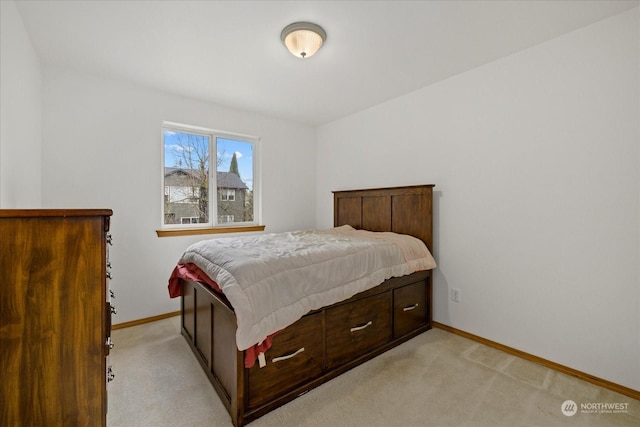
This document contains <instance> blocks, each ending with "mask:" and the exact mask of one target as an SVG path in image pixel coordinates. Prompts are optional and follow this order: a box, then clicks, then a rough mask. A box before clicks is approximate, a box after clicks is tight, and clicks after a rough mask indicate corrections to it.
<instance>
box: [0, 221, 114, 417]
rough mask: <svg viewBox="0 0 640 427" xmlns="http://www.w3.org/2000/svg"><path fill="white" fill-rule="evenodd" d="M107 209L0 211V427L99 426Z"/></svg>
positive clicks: (106, 317)
mask: <svg viewBox="0 0 640 427" xmlns="http://www.w3.org/2000/svg"><path fill="white" fill-rule="evenodd" d="M111 215H112V211H111V210H109V209H83V210H80V209H72V210H61V209H54V210H44V209H37V210H35V209H34V210H0V379H1V380H0V426H8V427H13V426H48V427H51V426H74V427H75V426H105V425H106V413H107V390H106V383H107V376H108V375H109V376H111V374H110V372H109V373H108V372H107V371H108V369H109V368H108V367H107V356H108V354H109V349H110V347H111V346H112V344H111V339H110V331H111V311H112V307H111V305H110V297H109V295H108V292H109V290H108V276H110V272H109V262H108V247H107V246H108V245H109V244H110V240H111V236H110V235H109V234H108V232H109V220H110V217H111Z"/></svg>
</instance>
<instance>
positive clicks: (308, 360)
mask: <svg viewBox="0 0 640 427" xmlns="http://www.w3.org/2000/svg"><path fill="white" fill-rule="evenodd" d="M432 189H433V185H419V186H409V187H393V188H378V189H366V190H350V191H334V192H333V194H334V225H335V226H340V225H344V224H349V225H351V226H353V227H355V228H358V229H365V230H371V231H393V232H397V233H403V234H409V235H412V236H415V237H417V238H419V239H421V240H422V241H424V242H425V243H426V245H427V247H428V248H429V250H431V251H432V252H433V247H432ZM181 291H182V303H181V307H182V309H181V311H182V335H183V336H184V337H185V339H186V340H187V342H188V343H189V345H190V347H191V349H192V350H193V352H194V354H195V356H196V359H197V360H198V361H199V362H200V365H201V366H202V368H203V369H204V371H205V373H206V374H207V377H208V378H209V381H211V383H212V384H213V387H214V388H215V390H216V392H217V393H218V395H219V396H220V399H221V400H222V402H223V403H224V405H225V407H226V408H227V410H228V411H229V414H230V415H231V420H232V422H233V425H234V426H236V427H240V426H242V425H245V424H247V423H249V422H251V421H252V420H255V419H256V418H258V417H260V416H262V415H264V414H266V413H268V412H270V411H272V410H273V409H275V408H277V407H279V406H281V405H283V404H285V403H287V402H289V401H291V400H293V399H295V398H296V397H298V396H300V395H301V394H304V393H306V392H307V391H309V390H310V389H312V388H315V387H317V386H319V385H321V384H322V383H325V382H327V381H329V380H330V379H332V378H335V377H336V376H338V375H340V374H342V373H344V372H345V371H347V370H349V369H351V368H353V367H355V366H358V365H360V364H361V363H363V362H365V361H367V360H369V359H371V358H373V357H375V356H377V355H379V354H381V353H383V352H385V351H387V350H389V349H391V348H393V347H395V346H397V345H399V344H401V343H403V342H405V341H407V340H408V339H410V338H412V337H414V336H416V335H418V334H420V333H422V332H424V331H426V330H428V329H431V300H432V287H431V274H430V271H420V272H416V273H413V274H411V275H408V276H403V277H399V278H393V279H389V280H387V281H385V282H383V283H382V284H380V285H379V286H377V287H375V288H373V289H370V290H368V291H365V292H362V293H360V294H358V295H355V296H354V297H352V298H350V299H348V300H346V301H342V302H340V303H337V304H334V305H331V306H328V307H324V308H322V309H320V310H316V311H313V312H311V313H309V314H307V315H305V316H304V317H303V318H302V319H300V320H298V321H297V322H296V323H294V324H293V325H291V326H289V327H287V328H286V329H284V330H283V331H282V332H280V333H278V334H277V335H276V336H275V337H274V338H273V343H272V347H271V349H269V350H268V351H267V352H266V353H265V356H266V360H267V364H266V366H265V367H264V368H260V367H259V364H258V363H256V364H255V365H254V366H253V367H252V368H245V367H244V352H241V351H238V348H237V347H236V342H235V331H236V319H235V315H234V312H233V309H232V308H231V305H230V304H229V302H228V301H227V300H226V299H225V298H224V296H221V295H219V294H216V293H215V292H213V291H212V290H211V288H209V287H208V286H207V285H206V284H203V283H199V282H192V281H186V280H183V281H181Z"/></svg>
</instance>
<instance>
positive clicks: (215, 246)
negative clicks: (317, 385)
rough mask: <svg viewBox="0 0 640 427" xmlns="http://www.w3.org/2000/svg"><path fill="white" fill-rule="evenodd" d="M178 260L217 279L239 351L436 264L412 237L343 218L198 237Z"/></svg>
mask: <svg viewBox="0 0 640 427" xmlns="http://www.w3.org/2000/svg"><path fill="white" fill-rule="evenodd" d="M180 263H183V264H184V263H194V264H196V265H197V266H198V267H200V269H202V270H203V271H204V272H206V273H207V275H208V276H209V277H210V278H211V279H212V280H214V281H215V282H216V283H217V284H218V285H219V286H220V288H221V289H222V292H223V293H224V294H225V296H226V297H227V299H228V300H229V302H230V303H231V305H232V306H233V308H234V310H235V313H236V318H237V322H238V329H237V332H236V343H237V345H238V349H239V350H245V349H247V348H249V347H251V346H253V345H255V344H258V343H259V342H261V341H262V340H263V339H264V338H266V337H267V336H268V335H271V334H273V333H274V332H277V331H279V330H281V329H283V328H285V327H286V326H289V325H290V324H292V323H294V322H295V321H296V320H298V319H300V318H301V317H302V316H303V315H305V314H306V313H308V312H309V311H311V310H314V309H318V308H321V307H324V306H326V305H330V304H333V303H336V302H339V301H342V300H345V299H347V298H350V297H351V296H353V295H355V294H357V293H358V292H362V291H364V290H367V289H370V288H372V287H374V286H377V285H379V284H380V283H382V282H383V281H384V280H386V279H388V278H390V277H398V276H404V275H406V274H410V273H413V272H415V271H419V270H430V269H433V268H435V267H436V263H435V261H434V259H433V257H432V256H431V254H430V253H429V251H428V249H427V247H426V246H425V244H424V243H423V242H422V241H420V240H419V239H416V238H414V237H411V236H407V235H402V234H396V233H374V232H370V231H364V230H355V229H354V228H352V227H350V226H348V225H346V226H342V227H336V228H333V229H330V230H323V231H318V230H306V231H295V232H288V233H274V234H263V235H258V236H249V237H227V238H219V239H211V240H205V241H201V242H198V243H195V244H193V245H191V246H190V247H189V248H187V250H186V252H185V253H184V254H183V256H182V258H181V259H180Z"/></svg>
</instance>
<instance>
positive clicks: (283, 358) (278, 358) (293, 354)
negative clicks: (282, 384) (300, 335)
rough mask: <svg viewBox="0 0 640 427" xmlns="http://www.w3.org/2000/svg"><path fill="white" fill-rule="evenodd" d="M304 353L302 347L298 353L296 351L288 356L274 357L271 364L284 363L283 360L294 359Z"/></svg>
mask: <svg viewBox="0 0 640 427" xmlns="http://www.w3.org/2000/svg"><path fill="white" fill-rule="evenodd" d="M303 351H304V347H302V348H301V349H299V350H298V351H296V352H294V353H291V354H288V355H286V356H280V357H274V358H273V359H271V363H276V362H282V361H283V360H287V359H291V358H292V357H295V356H297V355H299V354H300V353H302V352H303Z"/></svg>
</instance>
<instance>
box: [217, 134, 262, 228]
mask: <svg viewBox="0 0 640 427" xmlns="http://www.w3.org/2000/svg"><path fill="white" fill-rule="evenodd" d="M216 146H217V151H218V153H217V157H216V159H217V183H218V197H217V209H218V220H219V221H220V222H221V223H223V222H250V221H253V143H251V142H246V141H239V140H234V139H228V138H216Z"/></svg>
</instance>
